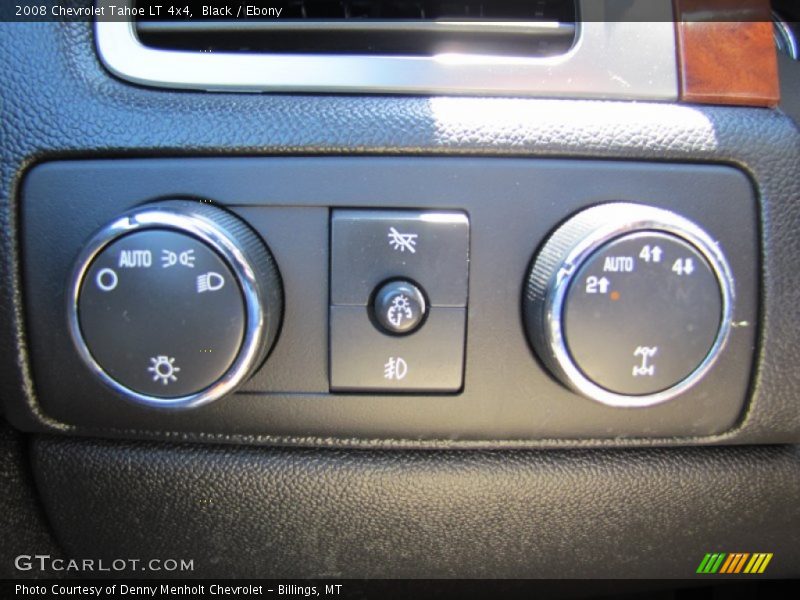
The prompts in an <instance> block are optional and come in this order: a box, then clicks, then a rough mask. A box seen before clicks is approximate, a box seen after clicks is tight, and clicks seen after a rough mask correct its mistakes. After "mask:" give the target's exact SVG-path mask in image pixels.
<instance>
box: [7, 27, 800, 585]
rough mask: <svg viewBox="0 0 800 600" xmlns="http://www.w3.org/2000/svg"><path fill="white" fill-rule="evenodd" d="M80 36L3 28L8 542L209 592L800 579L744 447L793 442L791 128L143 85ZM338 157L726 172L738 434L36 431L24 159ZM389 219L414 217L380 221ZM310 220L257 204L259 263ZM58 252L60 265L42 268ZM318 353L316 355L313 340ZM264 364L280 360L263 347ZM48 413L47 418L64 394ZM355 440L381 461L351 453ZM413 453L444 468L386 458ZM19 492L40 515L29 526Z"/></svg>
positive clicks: (793, 533) (765, 469)
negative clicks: (184, 572)
mask: <svg viewBox="0 0 800 600" xmlns="http://www.w3.org/2000/svg"><path fill="white" fill-rule="evenodd" d="M22 40H24V43H22ZM93 42H94V40H93V35H92V28H91V25H90V24H88V23H62V24H57V23H49V24H33V23H18V24H14V25H13V26H11V25H9V24H2V25H0V62H2V64H3V65H4V69H3V70H2V71H0V83H1V84H2V85H0V102H1V103H2V106H3V118H2V119H0V141H1V143H2V149H1V150H0V161H2V162H1V163H0V228H1V229H2V235H1V236H0V260H2V263H1V264H0V276H1V277H2V279H1V281H0V282H1V283H2V285H0V311H2V314H3V318H2V319H0V347H2V349H3V352H2V354H0V399H2V402H3V410H4V415H5V417H6V418H7V419H9V420H10V421H12V422H13V423H14V424H15V426H16V427H18V428H20V429H23V430H26V431H30V432H37V433H34V434H33V435H21V434H18V433H14V434H13V435H5V434H4V438H3V440H2V444H3V448H4V457H12V458H11V459H10V460H11V462H13V463H14V465H15V467H16V468H15V469H14V470H11V469H8V470H7V469H5V468H4V477H5V479H4V481H6V482H11V483H12V484H13V485H15V486H19V487H20V488H25V489H26V491H25V492H20V493H19V494H11V493H10V494H8V495H4V496H3V502H4V507H6V506H8V507H15V508H9V509H8V510H5V508H4V511H3V513H4V515H7V518H6V521H5V523H6V525H5V526H4V532H5V531H10V532H11V534H10V537H13V538H14V539H17V540H24V539H29V538H28V537H26V536H27V535H28V534H29V533H30V534H31V535H32V536H34V540H35V544H36V549H37V550H45V551H51V549H50V548H49V547H48V544H49V543H50V540H49V539H48V536H47V532H48V531H52V533H53V534H54V535H55V537H56V539H57V541H58V542H59V544H60V545H61V546H62V547H63V548H64V549H66V550H67V551H68V553H69V554H72V555H76V556H80V555H87V554H91V555H95V556H96V555H98V554H100V555H104V556H114V555H117V554H118V553H119V552H120V551H121V550H123V549H125V548H127V549H130V551H131V552H133V551H137V552H142V553H151V552H159V551H170V552H172V551H174V552H179V551H181V550H184V551H190V552H191V553H192V554H194V553H198V554H203V555H204V556H209V557H211V558H213V559H214V562H209V563H207V564H205V565H204V566H203V569H202V571H203V573H205V574H206V575H207V576H212V575H227V576H231V575H251V576H269V575H272V576H300V575H317V576H334V575H339V576H342V575H352V576H362V577H363V576H399V577H402V576H424V575H429V576H486V577H502V576H509V577H510V576H526V577H527V576H530V577H535V576H558V577H565V576H576V577H591V576H597V577H604V576H608V575H609V574H611V575H615V576H653V577H663V576H676V577H685V576H692V575H693V574H694V570H695V569H696V566H697V562H698V560H699V559H700V558H701V557H702V555H703V553H706V552H708V551H709V550H710V548H709V545H712V546H714V548H713V550H715V551H716V550H724V551H738V550H742V549H750V548H753V549H763V550H765V551H771V552H775V553H776V554H775V557H776V558H775V559H774V563H773V564H774V568H775V571H774V572H775V574H777V575H786V576H792V575H793V576H797V575H798V567H797V565H798V564H800V558H798V557H799V556H800V554H798V548H800V541H799V540H798V538H797V532H798V531H800V528H799V527H798V523H800V515H798V513H797V506H798V503H797V501H796V499H797V497H798V493H800V492H798V490H797V487H796V482H797V481H798V480H800V461H798V457H797V451H796V449H795V448H794V447H793V446H783V447H781V446H777V445H775V446H768V447H762V446H747V445H746V444H755V443H757V442H759V441H764V440H769V441H770V442H773V443H774V444H793V443H796V442H797V440H798V435H799V434H800V410H798V400H797V390H798V389H799V388H800V371H798V370H797V369H796V368H795V363H796V357H797V356H798V354H800V329H798V327H797V323H798V321H800V302H798V292H797V290H798V289H800V271H799V270H798V269H797V252H798V236H797V231H798V228H799V227H800V208H799V206H800V205H798V203H797V199H798V198H800V173H799V172H798V167H797V165H798V164H800V140H799V139H798V131H797V128H796V125H795V124H794V122H793V121H792V120H791V119H790V118H788V117H787V116H786V115H784V114H783V113H781V112H780V111H774V110H766V109H746V108H722V107H713V106H703V107H699V106H691V105H672V104H666V103H663V104H662V103H644V102H643V103H629V102H601V101H574V100H563V101H562V100H535V99H528V100H521V99H507V98H492V99H488V98H445V97H432V98H425V97H377V96H369V97H368V96H359V95H339V96H321V95H302V94H294V95H288V94H286V95H260V94H252V95H234V94H208V93H194V92H172V91H156V90H152V89H145V88H142V87H138V86H136V85H131V84H127V83H123V82H122V81H120V80H118V79H116V78H114V77H113V76H112V75H111V74H109V73H108V72H107V71H105V70H104V69H103V67H102V65H101V64H100V62H99V61H98V59H97V56H96V53H95V49H94V43H93ZM342 156H348V157H355V156H359V157H361V158H363V159H367V160H371V159H369V158H367V157H391V158H392V160H394V159H395V158H398V159H400V157H404V158H402V160H408V157H413V158H414V159H415V160H420V161H423V160H425V159H427V158H438V157H447V159H448V160H451V159H452V160H462V159H464V160H468V161H471V160H480V161H483V160H486V159H488V158H491V159H492V160H498V161H499V160H500V159H509V158H511V159H514V160H517V161H522V162H526V163H528V162H534V161H536V162H547V161H550V160H553V159H555V160H563V159H566V160H569V161H572V162H584V161H587V162H589V161H592V162H595V161H596V162H597V163H605V162H606V161H610V160H615V161H619V160H625V161H627V160H632V161H635V162H637V163H640V164H645V165H652V164H653V163H668V164H667V165H663V164H662V165H660V166H661V167H664V166H669V165H674V164H680V165H688V166H691V165H696V164H700V163H702V164H706V165H708V164H711V165H718V166H721V167H722V168H724V169H725V170H730V171H732V172H734V173H737V174H744V177H746V178H747V179H749V180H750V181H749V184H750V186H749V189H751V190H752V191H753V194H754V197H755V202H756V209H757V212H758V215H759V216H760V220H759V232H758V233H759V235H758V244H759V246H758V254H759V265H760V285H759V287H758V289H759V294H760V296H759V302H758V310H759V319H758V323H759V328H758V340H757V342H758V345H757V350H756V352H755V354H754V356H753V364H752V381H751V388H750V389H751V400H750V402H749V404H748V408H747V409H746V410H745V411H744V413H741V414H739V415H738V417H739V422H738V425H737V427H736V428H735V429H734V430H733V431H731V432H728V433H721V434H718V435H714V436H710V437H707V438H704V439H693V438H684V439H682V440H680V441H679V445H681V446H686V445H688V444H694V443H698V444H705V443H709V444H716V445H720V447H716V448H686V447H676V448H648V449H624V450H623V449H603V448H598V447H597V446H599V445H600V444H604V445H652V446H663V445H664V443H665V441H667V440H664V439H660V438H654V439H649V440H614V439H608V440H603V441H598V440H594V439H586V440H581V441H578V442H573V443H575V444H576V445H580V446H582V447H583V448H582V449H580V450H573V451H563V450H547V451H545V450H542V451H520V450H512V449H509V446H512V445H513V446H520V445H523V442H520V441H513V442H507V441H506V442H500V441H494V442H491V443H487V442H485V441H479V440H478V441H472V442H469V441H466V440H453V439H437V440H433V441H431V440H428V441H420V440H419V439H401V440H388V439H384V438H379V439H372V440H363V439H360V440H357V439H332V438H324V439H320V438H319V437H316V436H315V435H312V434H311V433H308V432H305V431H300V432H295V433H294V434H293V435H286V434H285V433H284V434H280V433H279V434H272V435H246V436H241V437H230V436H224V435H219V434H203V435H201V434H191V433H188V432H186V431H178V430H175V429H174V428H171V429H169V430H168V431H167V432H166V434H165V435H164V436H163V437H165V438H167V439H169V440H170V441H173V442H177V441H180V442H200V441H203V442H226V443H231V442H239V441H241V442H257V443H261V444H267V445H284V446H292V445H294V446H296V445H307V446H314V445H337V446H341V447H340V448H339V449H327V450H326V449H304V448H282V449H281V448H242V447H234V446H231V445H227V446H224V447H220V446H217V447H215V446H211V445H201V444H195V443H191V444H190V443H184V444H180V445H169V444H166V443H161V442H155V441H149V442H141V441H140V442H128V441H119V440H108V439H106V440H98V439H91V437H90V436H95V437H97V436H99V435H101V434H102V436H104V437H124V436H136V437H141V438H151V437H154V434H152V433H150V432H147V431H145V430H143V429H138V430H136V431H133V432H132V431H130V430H127V429H126V430H115V429H114V430H112V429H109V430H103V431H98V430H97V429H92V428H88V427H84V426H81V427H78V426H76V425H74V424H70V423H73V422H74V421H75V420H76V419H79V418H80V417H81V415H79V414H66V415H65V414H63V413H62V414H61V415H60V416H61V417H62V418H63V420H61V419H54V418H53V417H52V415H50V414H49V411H51V410H52V409H53V407H52V406H46V405H47V400H46V399H45V394H44V389H43V388H42V387H41V385H42V382H40V381H38V380H37V378H36V373H37V368H36V364H35V360H36V357H35V356H34V355H33V348H34V342H33V339H32V337H31V332H32V329H31V325H32V324H31V321H30V312H29V309H28V305H27V303H28V302H29V301H30V299H29V298H28V296H27V294H26V293H25V285H27V283H28V282H27V279H26V275H25V272H24V270H23V265H24V264H25V261H26V260H27V256H26V253H25V250H24V247H23V239H24V234H25V231H24V229H23V223H24V218H25V216H26V213H25V206H24V205H23V203H22V200H21V198H22V195H23V184H24V181H25V177H26V175H30V174H32V173H33V172H34V171H35V169H36V166H37V165H39V164H43V163H55V162H57V161H74V160H87V159H88V160H92V161H97V160H102V161H106V160H108V159H125V160H127V159H141V158H148V159H150V158H156V157H157V158H159V159H165V160H178V159H179V160H183V159H188V158H197V157H206V158H209V159H210V160H228V159H231V158H236V160H239V159H240V158H241V159H243V158H254V157H255V158H254V159H255V160H264V161H267V160H272V159H274V158H277V157H279V158H280V159H281V160H283V159H284V158H288V157H317V158H319V159H320V160H332V161H335V160H344V159H340V158H336V157H342ZM211 157H216V158H211ZM222 157H225V158H222ZM543 159H547V161H544V160H543ZM289 160H294V158H289ZM348 160H350V159H348ZM352 160H356V159H355V158H352ZM152 162H153V163H155V162H156V161H152ZM704 168H705V167H704ZM739 176H741V175H739ZM299 182H300V183H302V182H303V179H302V178H300V179H299ZM568 183H569V182H565V184H567V185H568ZM176 190H177V187H176ZM222 191H223V192H224V190H222ZM184 193H185V191H184ZM199 193H204V194H207V193H208V192H205V191H202V192H199ZM142 199H143V197H142V196H141V195H136V198H135V199H133V198H132V199H131V202H139V201H142ZM406 202H408V206H412V204H413V203H412V202H411V200H408V199H405V200H404V201H403V202H400V203H399V204H398V206H400V205H405V203H406ZM320 206H330V204H328V203H324V204H322V205H318V206H309V207H308V208H305V209H303V211H302V215H298V214H297V210H296V209H293V208H287V207H277V208H275V209H274V210H273V209H271V210H272V212H271V213H270V215H271V218H270V223H272V224H281V223H282V224H283V225H282V226H276V228H275V229H276V231H270V232H269V239H270V243H271V244H276V245H277V244H278V243H279V242H280V240H281V237H282V236H290V233H289V229H288V228H287V227H286V225H287V224H288V223H289V222H294V223H299V222H300V221H298V219H301V218H302V227H303V229H304V231H307V232H310V233H311V234H314V235H319V236H324V235H325V230H326V223H327V221H326V219H327V215H328V209H327V208H320ZM237 210H239V211H242V212H243V211H245V207H243V206H240V207H238V208H237ZM247 210H250V209H247ZM254 210H255V209H254ZM107 216H113V215H112V214H111V213H110V212H109V215H106V216H102V217H101V216H100V215H97V216H95V217H92V215H91V214H82V213H80V212H78V211H71V212H69V215H68V219H69V223H77V224H79V225H80V224H83V223H85V222H86V221H87V220H91V219H92V218H94V219H96V220H95V221H94V222H93V223H92V227H97V226H99V225H101V224H102V223H103V222H104V219H105V218H106V217H107ZM251 222H253V223H254V224H256V218H255V217H252V218H251ZM81 226H82V225H81ZM260 226H266V225H265V224H262V225H260ZM87 229H91V228H87ZM88 233H89V231H87V234H88ZM54 256H55V257H56V258H58V259H59V260H61V257H58V254H57V249H54ZM308 264H309V265H310V266H309V267H308V271H306V273H307V274H308V279H309V280H311V281H318V280H321V279H324V278H325V277H326V275H327V272H328V271H327V266H326V261H325V260H314V261H310V262H309V263H308ZM512 279H513V278H512ZM287 283H288V278H287ZM43 300H44V301H47V299H46V298H44V299H43ZM289 318H290V315H288V314H287V319H289ZM317 318H318V319H320V321H317V322H315V321H314V320H312V319H309V320H307V321H306V322H305V323H298V324H297V326H298V327H307V329H306V336H308V339H314V338H313V334H312V332H313V331H315V330H316V331H324V328H320V329H317V328H316V323H321V319H324V318H326V313H325V312H324V311H320V312H319V316H318V317H317ZM62 342H63V340H61V341H59V343H62ZM282 342H286V340H285V339H284V340H282ZM312 347H316V348H318V349H319V348H321V349H323V350H324V349H325V340H323V339H321V338H320V339H317V340H315V346H314V345H312ZM286 348H287V351H288V349H289V346H288V344H287V346H286ZM295 351H299V350H298V349H294V350H292V352H295ZM310 358H311V359H312V360H311V362H315V361H316V364H323V365H324V364H325V363H324V360H319V361H318V360H317V359H321V358H322V357H320V356H319V355H314V354H313V353H312V354H311V357H310ZM270 360H271V361H275V362H274V363H272V364H278V360H279V355H278V350H277V348H276V351H275V353H273V355H272V357H271V359H270ZM269 364H270V363H268V365H269ZM289 376H291V372H290V371H288V370H283V369H281V370H280V372H275V373H274V374H272V376H271V377H270V382H271V385H274V386H276V387H283V388H284V389H288V386H289V384H290V383H292V381H291V379H290V378H289V379H287V378H286V377H289ZM256 381H257V378H256V379H255V380H254V382H256ZM307 383H308V386H309V389H310V388H311V387H312V386H313V387H315V388H317V389H320V390H324V389H325V387H326V386H327V374H326V372H325V371H324V370H323V369H318V370H317V371H315V372H310V373H308V379H307ZM70 393H71V392H70ZM48 397H49V399H50V400H53V401H55V403H56V404H58V402H59V400H58V398H59V397H62V396H61V395H60V394H59V395H58V396H48ZM63 398H66V395H64V396H63ZM86 400H87V401H88V402H89V403H92V402H94V401H95V399H93V398H92V397H89V398H87V399H86ZM64 410H66V409H64ZM84 416H87V415H84ZM88 416H89V417H91V418H95V417H96V416H97V415H95V414H90V415H88ZM112 416H113V415H112ZM43 431H46V432H48V435H42V434H41V433H39V432H43ZM55 434H69V435H70V436H71V437H66V436H58V435H55ZM669 441H670V442H673V441H674V440H669ZM563 443H564V442H562V441H558V440H552V439H550V440H538V441H526V442H524V444H525V445H531V446H534V445H536V446H559V445H562V444H563ZM727 443H736V444H742V445H740V446H738V447H724V445H725V444H727ZM367 444H369V445H372V446H375V447H379V448H381V449H374V450H369V451H365V450H356V449H353V448H352V447H359V446H364V445H367ZM419 446H428V447H435V448H438V449H440V451H434V452H428V451H415V452H411V451H405V450H403V449H404V448H405V449H411V448H417V447H419ZM490 446H491V447H492V451H491V452H489V451H479V452H458V451H444V450H445V449H447V448H452V447H464V448H467V447H474V448H481V449H484V450H488V448H489V447H490ZM30 458H32V461H30V462H28V461H29V459H30ZM28 468H30V469H31V471H32V475H33V476H35V483H36V489H35V490H31V489H28V485H29V481H28V477H26V475H25V472H26V470H27V469H28ZM8 473H12V474H13V476H8ZM5 489H6V488H5V487H4V490H5ZM8 489H9V490H10V489H11V486H8ZM176 490H180V493H178V492H176ZM34 492H35V493H34ZM36 495H39V496H40V497H41V500H42V503H43V507H44V510H45V514H46V516H45V517H43V518H40V515H38V514H36V511H35V510H30V509H31V507H32V506H33V505H34V504H35V496H36ZM198 506H201V507H203V508H202V510H197V507H198ZM29 524H30V525H29ZM32 543H33V542H32ZM10 548H11V546H10V545H8V546H7V545H5V544H4V545H3V550H4V551H9V552H10ZM25 549H26V550H27V548H25ZM187 549H188V550H187ZM629 549H635V550H634V551H633V552H631V553H629V552H628V550H629ZM22 550H23V548H20V551H22ZM53 552H54V553H55V550H53ZM4 556H5V554H4ZM9 564H10V563H4V567H5V568H6V570H5V571H3V572H4V573H8V572H10V570H11V568H10V566H9ZM14 574H15V575H18V573H14Z"/></svg>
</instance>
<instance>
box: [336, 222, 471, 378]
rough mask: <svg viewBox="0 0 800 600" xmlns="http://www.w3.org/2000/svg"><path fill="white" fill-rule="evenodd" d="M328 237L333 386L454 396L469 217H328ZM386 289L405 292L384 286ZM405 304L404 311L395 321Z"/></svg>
mask: <svg viewBox="0 0 800 600" xmlns="http://www.w3.org/2000/svg"><path fill="white" fill-rule="evenodd" d="M331 230H332V233H331V307H330V327H331V333H330V344H331V348H330V362H331V389H332V390H334V391H380V392H391V391H396V392H423V391H427V392H456V391H458V390H460V389H461V387H462V383H463V363H464V342H465V329H466V325H465V322H466V307H467V287H468V276H469V220H468V219H467V216H466V214H464V213H463V212H453V211H450V212H446V211H424V212H420V211H399V210H334V211H333V216H332V223H331ZM393 284H397V285H399V284H402V285H403V286H405V287H404V288H403V289H400V288H398V290H393V289H388V288H391V286H392V285H393ZM403 290H405V291H403ZM400 292H402V294H400V295H398V294H399V293H400ZM423 294H424V295H423ZM401 296H402V301H403V304H402V306H395V302H396V301H397V299H398V298H400V297H401ZM426 300H427V307H426ZM404 307H407V308H408V314H405V313H403V314H397V312H398V310H402V309H403V308H404ZM426 310H427V314H425V311H426ZM406 317H407V318H406Z"/></svg>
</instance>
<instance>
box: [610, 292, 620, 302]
mask: <svg viewBox="0 0 800 600" xmlns="http://www.w3.org/2000/svg"><path fill="white" fill-rule="evenodd" d="M611 299H612V300H619V292H617V291H616V290H615V291H613V292H611Z"/></svg>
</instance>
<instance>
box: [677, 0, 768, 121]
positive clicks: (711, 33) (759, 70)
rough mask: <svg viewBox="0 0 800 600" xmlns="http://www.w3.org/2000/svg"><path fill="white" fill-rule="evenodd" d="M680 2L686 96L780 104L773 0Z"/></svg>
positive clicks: (679, 37) (682, 78)
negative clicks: (771, 10)
mask: <svg viewBox="0 0 800 600" xmlns="http://www.w3.org/2000/svg"><path fill="white" fill-rule="evenodd" d="M674 5H675V26H676V37H677V42H678V44H677V45H678V72H679V75H680V86H681V100H683V101H685V102H696V103H700V104H734V105H742V106H769V107H773V106H776V105H777V104H778V101H779V100H780V87H779V81H778V59H777V54H776V50H775V42H774V40H773V37H772V20H771V13H770V10H769V0H674Z"/></svg>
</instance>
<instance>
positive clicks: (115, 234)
mask: <svg viewBox="0 0 800 600" xmlns="http://www.w3.org/2000/svg"><path fill="white" fill-rule="evenodd" d="M153 230H166V231H168V232H174V233H180V234H185V235H187V236H190V237H191V238H194V239H195V240H197V241H199V242H201V243H202V244H203V245H205V246H206V247H207V248H208V249H210V250H211V251H213V252H214V253H216V255H218V257H219V258H221V259H222V261H223V263H224V265H225V266H227V267H228V269H229V270H230V272H231V273H233V275H234V278H235V283H236V285H237V286H238V288H239V292H240V294H241V299H242V302H243V307H244V328H243V335H242V337H241V345H240V346H239V350H238V352H237V353H236V356H235V359H234V360H233V362H232V363H231V364H230V366H229V367H228V368H227V370H225V372H224V373H223V374H222V375H221V376H220V377H219V378H218V379H216V381H215V382H214V383H213V384H211V385H209V386H208V387H205V388H204V389H201V390H198V391H197V392H194V393H188V394H185V395H181V396H178V397H158V396H154V395H151V394H147V393H141V392H138V391H136V390H133V389H131V388H130V387H127V386H126V385H123V384H122V383H120V382H119V381H117V380H116V379H115V378H113V377H112V376H110V375H109V374H108V373H107V372H106V370H105V369H104V368H103V366H101V364H100V362H101V361H98V360H97V359H96V357H95V356H94V355H93V354H92V352H91V350H90V348H89V346H88V345H87V342H86V340H85V339H84V335H83V332H82V328H81V319H80V315H79V302H80V296H81V289H82V285H83V282H84V279H85V278H86V274H87V272H88V271H89V269H90V267H91V265H92V264H93V263H94V261H95V259H96V258H97V257H98V256H100V255H101V253H102V252H103V250H104V249H106V248H108V247H109V246H110V245H111V244H113V243H114V242H116V241H118V240H120V239H122V238H123V237H124V236H128V235H131V234H134V233H137V232H145V231H153ZM115 278H116V274H115ZM105 281H106V285H110V283H109V281H110V280H108V279H107V280H105ZM212 283H213V282H212ZM98 285H100V281H98ZM101 289H102V288H101ZM67 298H68V306H67V319H68V324H69V331H70V334H71V336H72V339H73V341H74V344H75V347H76V348H77V350H78V353H79V354H80V356H81V358H82V359H83V361H84V362H85V363H86V364H87V365H88V367H89V368H90V370H91V371H92V372H93V373H94V375H95V376H96V377H97V378H99V379H100V380H101V381H102V382H103V383H105V384H106V385H107V386H108V387H109V388H111V389H112V390H114V391H115V392H117V393H118V394H119V395H121V396H122V397H123V398H125V399H127V400H129V401H132V402H134V403H137V404H142V405H146V406H149V407H155V408H165V409H188V408H194V407H197V406H201V405H203V404H207V403H209V402H212V401H214V400H217V399H219V398H220V397H222V396H224V395H226V394H228V393H230V392H232V391H233V390H234V389H235V388H236V387H237V386H239V385H240V384H241V383H242V382H243V381H244V380H245V379H246V378H247V377H248V376H250V375H251V374H252V373H253V371H254V370H255V369H256V368H257V367H258V366H259V365H260V364H261V362H263V360H264V359H265V358H266V356H267V354H268V352H269V350H270V348H271V347H272V345H273V344H274V342H275V339H276V337H277V332H278V329H279V326H280V321H281V317H282V310H283V295H282V290H281V287H280V276H279V274H278V271H277V267H276V266H275V263H274V260H273V259H272V256H271V254H270V253H269V250H268V248H267V247H266V245H265V244H264V243H263V242H262V241H261V239H260V238H259V237H258V236H257V234H256V233H255V232H253V231H252V230H251V229H250V228H249V226H247V225H246V224H245V223H243V222H242V221H240V220H239V219H238V218H236V217H234V216H233V215H231V214H230V213H228V212H227V211H225V210H223V209H220V208H216V207H213V206H211V205H207V204H202V203H200V202H195V201H187V200H168V201H163V202H157V203H154V204H150V205H144V206H141V207H139V208H137V209H134V210H132V211H129V212H128V213H126V214H124V215H122V216H120V217H119V218H117V219H115V220H114V221H113V222H111V223H109V224H108V225H106V226H105V227H103V228H101V229H100V230H99V231H98V232H97V233H96V234H95V235H94V236H93V237H92V238H91V240H90V241H89V242H88V243H87V245H86V247H85V248H84V250H83V251H82V252H81V254H80V256H79V257H78V259H77V261H76V266H75V268H74V270H73V273H72V275H71V278H70V283H69V291H68V297H67ZM123 343H124V341H123Z"/></svg>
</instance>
